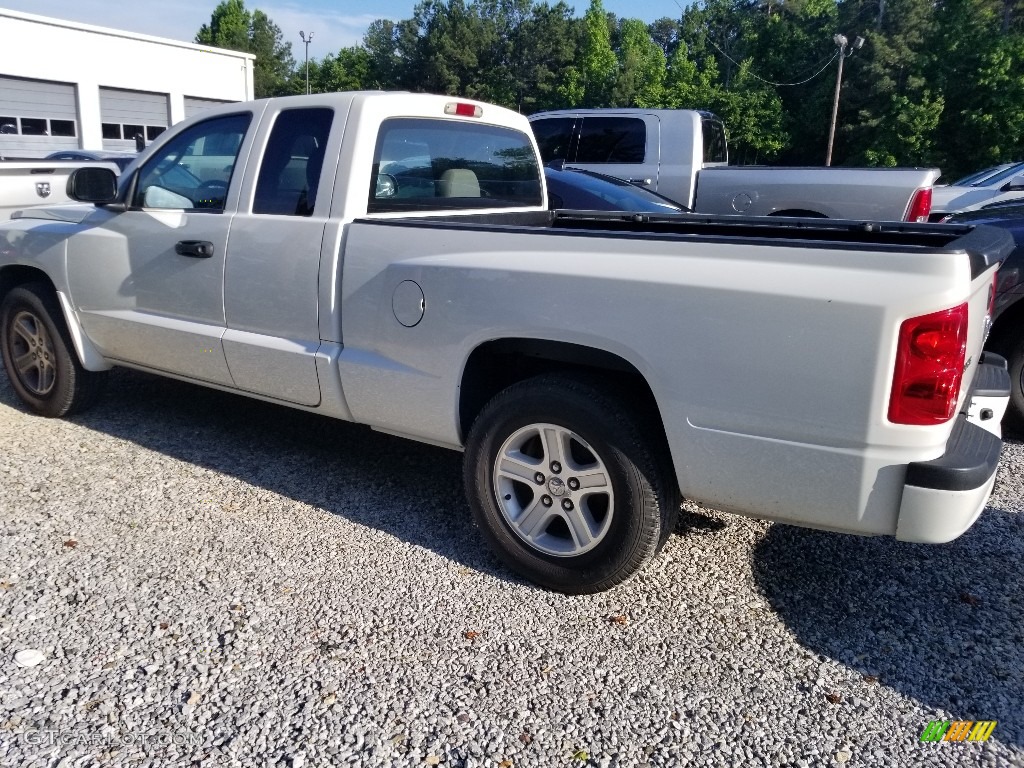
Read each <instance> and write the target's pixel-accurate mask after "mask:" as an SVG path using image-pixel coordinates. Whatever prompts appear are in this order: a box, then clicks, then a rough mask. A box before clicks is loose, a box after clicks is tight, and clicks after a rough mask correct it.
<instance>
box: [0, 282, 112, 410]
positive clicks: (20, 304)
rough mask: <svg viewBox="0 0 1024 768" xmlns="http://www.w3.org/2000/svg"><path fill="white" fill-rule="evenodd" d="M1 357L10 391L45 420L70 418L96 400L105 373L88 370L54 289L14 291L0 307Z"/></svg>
mask: <svg viewBox="0 0 1024 768" xmlns="http://www.w3.org/2000/svg"><path fill="white" fill-rule="evenodd" d="M0 334H2V338H0V351H2V353H3V359H4V367H5V368H6V369H7V376H8V377H9V378H10V380H11V386H13V387H14V391H15V392H17V393H18V397H20V398H21V399H22V400H23V401H24V402H25V404H26V405H27V406H28V407H29V408H31V409H32V410H33V411H35V412H36V413H38V414H40V415H41V416H66V415H68V414H70V413H73V412H74V411H77V410H81V409H82V408H85V407H86V406H88V405H89V404H91V403H92V401H93V400H95V398H96V396H97V395H98V394H99V391H100V389H101V387H102V385H103V382H104V381H105V379H106V374H105V372H94V371H87V370H85V369H84V368H83V367H82V365H81V364H80V363H79V362H78V358H77V357H76V356H75V353H74V351H73V347H72V344H71V336H70V334H69V333H68V330H67V327H66V326H65V324H64V318H63V315H62V314H61V311H60V306H59V305H58V304H57V298H56V296H54V294H53V291H52V289H50V287H49V286H47V285H44V284H42V283H32V284H29V285H20V286H18V287H16V288H12V289H11V291H10V292H9V293H8V294H7V296H6V297H5V298H4V301H3V304H2V305H0Z"/></svg>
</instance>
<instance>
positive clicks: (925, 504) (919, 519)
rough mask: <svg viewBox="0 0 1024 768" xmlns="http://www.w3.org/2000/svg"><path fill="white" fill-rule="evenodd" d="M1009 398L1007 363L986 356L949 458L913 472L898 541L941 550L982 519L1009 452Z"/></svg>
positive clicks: (946, 455) (951, 442)
mask: <svg viewBox="0 0 1024 768" xmlns="http://www.w3.org/2000/svg"><path fill="white" fill-rule="evenodd" d="M1009 398H1010V376H1009V373H1008V372H1007V370H1006V360H1004V359H1003V358H1001V357H999V356H998V355H992V354H987V353H986V354H985V355H983V356H982V358H981V360H980V361H979V370H978V372H977V374H976V375H975V382H974V388H973V389H972V391H971V397H970V398H969V401H968V409H967V411H966V412H963V413H961V414H960V415H959V416H957V420H956V423H955V424H954V426H953V431H952V432H951V433H950V436H949V440H948V441H947V442H946V452H945V453H944V454H943V455H942V456H940V457H939V458H937V459H933V460H932V461H921V462H914V463H912V464H909V465H908V466H907V475H906V480H905V481H904V488H903V500H902V502H901V504H900V512H899V518H898V520H897V522H896V538H897V539H901V540H903V541H913V542H919V543H924V544H941V543H944V542H947V541H952V540H953V539H955V538H956V537H957V536H959V535H960V534H962V533H963V532H964V531H966V530H967V529H968V528H970V527H971V525H973V524H974V521H975V520H977V519H978V516H979V515H980V514H981V512H982V510H983V509H984V508H985V503H986V502H987V501H988V497H989V495H990V494H991V493H992V486H993V485H994V484H995V480H996V468H997V467H998V465H999V454H1000V451H1001V450H1002V447H1003V441H1002V437H1001V435H1000V431H999V421H1000V419H1002V416H1003V413H1004V412H1005V411H1006V405H1007V403H1008V402H1009Z"/></svg>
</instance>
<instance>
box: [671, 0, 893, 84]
mask: <svg viewBox="0 0 1024 768" xmlns="http://www.w3.org/2000/svg"><path fill="white" fill-rule="evenodd" d="M883 1H884V0H883ZM674 2H675V4H676V5H677V6H678V7H679V11H680V12H681V13H685V10H684V9H683V6H682V5H680V4H679V0H674ZM699 31H700V34H701V36H702V37H703V38H704V41H705V42H707V43H710V44H711V47H712V48H714V49H715V50H716V51H718V52H719V53H720V54H722V56H724V57H725V58H726V59H727V60H729V61H731V62H732V63H733V64H735V65H736V66H737V67H741V66H743V65H742V64H740V63H739V62H738V61H736V60H735V59H734V58H733V57H732V56H730V55H729V54H727V53H726V52H725V51H723V50H722V49H721V48H719V47H718V46H717V45H715V41H714V40H712V39H711V38H710V37H708V33H707V32H705V31H704V30H699ZM838 55H839V53H838V51H837V52H835V53H833V54H832V56H830V57H829V59H828V61H826V62H825V63H824V64H822V65H821V67H820V68H819V69H818V71H817V72H815V73H814V74H813V75H811V76H810V77H808V78H807V79H806V80H800V81H799V82H796V83H776V82H773V81H771V80H766V79H765V78H763V77H761V76H760V75H759V74H757V73H756V72H750V71H749V70H748V72H747V74H749V75H750V76H751V77H753V78H754V79H755V80H760V81H761V82H762V83H767V84H768V85H771V86H775V87H776V88H790V87H793V86H796V85H804V84H806V83H809V82H811V80H813V79H814V78H816V77H817V76H818V75H820V74H821V73H822V72H824V71H825V70H826V69H828V65H829V64H831V63H832V62H833V61H835V60H836V56H838Z"/></svg>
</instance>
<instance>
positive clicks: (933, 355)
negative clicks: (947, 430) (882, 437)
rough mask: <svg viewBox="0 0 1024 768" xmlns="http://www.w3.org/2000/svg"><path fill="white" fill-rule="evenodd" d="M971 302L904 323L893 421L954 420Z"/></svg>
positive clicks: (891, 405)
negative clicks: (968, 309)
mask: <svg viewBox="0 0 1024 768" xmlns="http://www.w3.org/2000/svg"><path fill="white" fill-rule="evenodd" d="M967 317H968V315H967V304H961V305H960V306H959V307H953V309H946V310H943V311H942V312H933V313H932V314H930V315H922V316H921V317H912V318H910V319H909V320H904V321H903V324H902V325H901V326H900V335H899V341H898V342H897V345H896V370H895V372H894V374H893V380H892V392H891V394H890V395H889V421H891V422H894V423H896V424H942V423H943V422H946V421H949V420H950V419H951V418H953V415H954V414H955V413H956V401H957V398H958V397H959V396H960V384H961V382H962V381H963V376H964V357H965V355H966V353H967Z"/></svg>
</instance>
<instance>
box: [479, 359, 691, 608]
mask: <svg viewBox="0 0 1024 768" xmlns="http://www.w3.org/2000/svg"><path fill="white" fill-rule="evenodd" d="M641 424H643V420H642V419H641V418H639V414H637V415H633V414H630V412H629V411H628V409H626V408H625V407H624V404H623V403H622V402H621V401H620V400H619V399H618V398H615V397H613V396H611V395H610V394H608V393H607V392H606V391H604V390H602V389H599V388H597V387H594V386H592V385H590V384H589V383H586V382H583V381H581V380H579V379H577V378H573V377H569V376H560V375H546V376H539V377H537V378H534V379H530V380H527V381H523V382H520V383H518V384H515V385H513V386H511V387H509V388H508V389H506V390H504V391H503V392H501V393H500V394H498V395H497V396H496V397H495V398H494V399H493V400H491V401H490V402H489V403H488V404H487V405H486V406H485V407H484V409H483V411H482V412H481V413H480V415H479V417H478V418H477V419H476V421H475V422H474V424H473V427H472V429H471V430H470V433H469V438H468V440H467V443H466V453H465V463H464V476H465V484H466V490H467V494H468V497H469V504H470V507H471V509H472V511H473V516H474V519H475V521H476V523H477V525H478V526H479V527H480V530H481V531H482V532H483V534H484V537H485V538H486V539H487V541H488V543H489V544H490V545H491V547H492V548H493V549H494V550H495V552H496V553H497V554H498V556H499V557H500V558H501V559H502V561H503V562H504V563H505V564H506V565H508V566H509V567H510V568H512V569H513V570H515V571H516V572H518V573H520V574H521V575H523V576H524V577H526V578H527V579H529V580H531V581H533V582H536V583H538V584H540V585H542V586H545V587H548V588H549V589H553V590H557V591H559V592H566V593H569V594H586V593H592V592H600V591H603V590H606V589H610V588H611V587H613V586H615V585H617V584H620V583H622V582H623V581H625V580H627V579H628V578H630V577H631V576H633V575H634V574H635V573H637V572H638V571H639V570H641V569H642V568H643V567H644V565H646V563H647V562H648V561H649V560H650V559H651V558H652V557H653V556H654V555H655V554H656V553H657V551H658V549H659V548H660V546H661V544H663V543H664V541H665V540H666V539H667V537H668V534H669V533H671V531H672V528H673V526H674V525H675V517H676V514H677V513H678V509H679V502H678V495H677V493H676V492H675V490H674V489H675V487H676V485H675V482H674V479H673V478H672V476H671V472H670V470H669V469H668V461H667V457H666V456H663V455H662V453H663V451H659V450H658V448H659V447H660V442H654V440H656V439H657V438H652V437H651V435H652V434H660V431H659V430H653V429H648V428H646V427H647V426H648V425H647V424H644V427H645V428H644V429H642V428H641ZM645 435H646V436H647V437H645Z"/></svg>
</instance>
